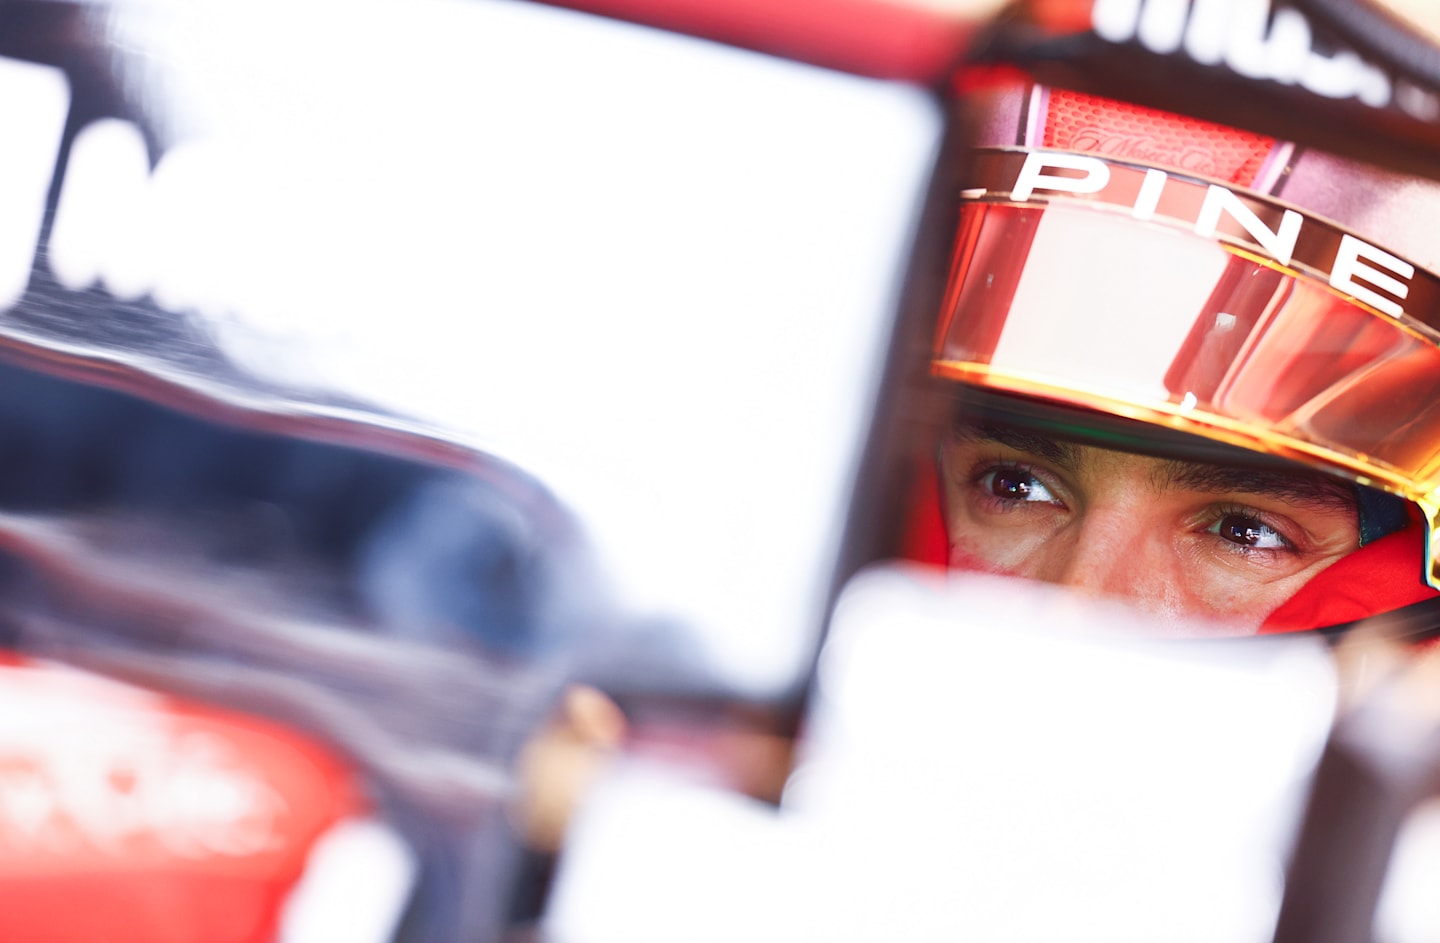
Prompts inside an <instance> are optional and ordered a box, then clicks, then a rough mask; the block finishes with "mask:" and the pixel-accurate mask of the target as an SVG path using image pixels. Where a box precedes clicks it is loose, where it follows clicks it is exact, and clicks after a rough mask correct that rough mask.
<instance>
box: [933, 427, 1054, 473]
mask: <svg viewBox="0 0 1440 943" xmlns="http://www.w3.org/2000/svg"><path fill="white" fill-rule="evenodd" d="M952 435H954V437H955V438H956V439H958V440H960V441H962V442H963V441H970V442H997V443H999V444H1000V445H1004V446H1008V447H1010V448H1012V449H1014V450H1015V451H1017V452H1027V453H1029V454H1031V455H1038V456H1039V457H1040V458H1043V459H1045V460H1046V461H1047V462H1052V463H1054V464H1056V465H1059V466H1060V467H1061V468H1065V469H1070V470H1073V469H1074V468H1075V467H1076V466H1077V465H1078V464H1079V463H1080V452H1079V450H1078V449H1077V448H1076V447H1075V446H1074V445H1072V444H1071V443H1069V442H1065V441H1063V440H1060V439H1052V438H1050V437H1049V436H1046V435H1039V434H1037V433H1034V432H1026V431H1024V430H1021V429H1016V428H1013V427H1011V426H1000V425H990V424H988V423H968V422H962V423H958V424H957V425H956V426H955V428H954V430H953V432H952Z"/></svg>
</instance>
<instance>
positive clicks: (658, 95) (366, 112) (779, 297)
mask: <svg viewBox="0 0 1440 943" xmlns="http://www.w3.org/2000/svg"><path fill="white" fill-rule="evenodd" d="M138 9H140V10H141V11H143V15H137V16H135V17H133V18H127V17H117V18H115V19H114V20H113V22H112V23H111V29H112V31H113V33H114V34H115V36H116V37H117V41H118V42H120V43H122V44H125V45H128V46H130V47H134V46H139V47H142V48H145V47H149V48H151V49H152V50H153V54H152V55H151V56H150V61H151V66H150V67H149V68H148V69H147V70H146V74H145V76H144V78H145V79H146V80H147V81H148V82H149V85H148V86H147V88H148V89H149V92H150V94H152V95H157V96H160V97H162V98H164V99H166V100H167V102H168V107H169V108H170V113H171V120H172V124H173V127H172V129H171V130H172V131H173V133H175V134H176V135H177V137H178V138H180V139H183V142H184V143H182V144H180V145H178V146H177V147H175V148H173V149H172V150H171V151H170V152H169V153H167V154H166V155H165V157H164V158H163V159H162V160H161V162H160V166H159V168H158V169H157V170H156V173H155V177H156V180H157V181H160V182H161V185H159V186H157V188H156V193H157V195H156V197H155V206H156V212H157V213H160V214H161V215H162V216H163V217H164V221H162V222H161V223H159V224H157V225H156V228H155V231H154V233H153V234H152V235H153V238H155V239H156V247H157V248H156V254H155V255H154V256H153V257H152V258H151V259H150V261H149V262H147V263H146V264H149V265H152V266H154V270H153V271H152V272H150V273H148V275H147V276H146V277H148V278H150V279H151V280H152V282H153V290H154V296H155V297H156V298H157V299H158V300H161V301H162V302H164V301H165V299H167V298H168V299H172V300H174V302H175V303H177V304H179V303H182V302H183V303H185V304H188V305H191V306H193V307H194V308H195V309H196V310H198V311H200V312H202V313H203V314H204V315H205V317H206V318H207V320H208V322H209V323H210V324H211V325H212V326H213V328H214V329H215V331H216V332H217V334H218V336H219V337H220V338H221V340H222V341H223V342H224V344H225V347H226V350H227V352H228V353H229V354H230V355H231V356H232V357H235V358H236V359H238V360H239V361H240V362H241V363H242V364H244V365H245V366H246V367H247V368H248V369H251V370H253V371H255V372H257V373H258V374H260V375H262V376H266V377H269V378H273V379H275V380H278V381H281V382H287V383H298V384H301V385H305V386H311V387H314V388H317V389H322V390H327V391H332V392H341V393H346V394H353V395H356V396H360V397H362V398H364V399H367V400H370V401H372V402H376V403H379V404H381V405H383V406H385V407H388V408H390V409H394V410H397V411H399V412H401V413H404V414H408V415H411V416H414V417H418V418H420V419H423V420H425V421H428V422H432V423H436V424H439V425H440V426H442V427H445V428H448V429H451V430H454V431H456V432H457V433H458V434H459V435H461V436H462V437H464V438H466V439H468V440H469V441H471V442H472V443H473V444H475V445H477V446H479V447H481V448H483V449H486V450H488V451H491V452H493V453H494V454H497V455H499V456H502V457H504V458H506V459H508V460H510V461H513V462H515V463H517V464H519V465H520V466H522V467H524V468H526V469H527V470H529V471H531V472H532V473H534V474H535V475H537V476H538V477H539V478H540V479H541V480H543V481H544V482H545V483H547V484H548V485H549V486H551V487H552V488H553V489H554V490H555V491H556V492H557V493H558V494H559V495H560V497H561V498H562V499H563V500H565V501H567V502H568V503H570V504H571V505H572V506H573V507H574V508H575V510H576V511H577V512H578V514H579V516H580V518H581V519H582V521H583V522H584V523H585V524H586V526H587V527H588V528H589V529H590V531H591V532H592V534H593V536H594V537H595V539H596V542H597V543H598V545H599V547H600V549H601V551H602V553H603V555H604V558H605V562H606V563H607V564H608V565H609V567H610V569H611V571H612V572H613V574H614V576H615V579H616V582H617V584H618V585H619V586H620V587H621V590H622V594H623V596H624V597H625V598H627V599H628V600H630V601H631V603H632V604H633V605H634V606H636V607H637V608H640V609H643V610H647V611H651V612H655V613H664V614H669V615H673V616H678V617H680V618H681V619H684V620H687V621H689V622H690V623H691V624H692V625H693V626H694V627H696V628H697V630H699V631H700V632H701V633H702V634H703V636H704V640H705V643H706V645H707V646H708V647H709V648H710V650H711V653H712V655H713V656H714V658H715V660H716V662H717V664H718V665H720V666H721V667H722V668H726V669H730V670H732V671H733V673H734V674H735V675H736V677H737V679H740V680H743V681H746V682H748V683H749V684H750V685H751V686H753V687H755V688H757V689H761V690H765V689H769V688H771V687H773V686H777V685H782V684H785V683H787V682H788V681H790V680H791V679H792V678H793V677H794V675H795V672H796V671H797V670H798V669H799V668H800V667H801V666H802V665H803V663H804V661H805V658H806V656H807V655H808V654H809V652H810V647H811V644H812V632H813V631H814V629H815V627H816V623H817V621H818V615H819V611H820V604H821V601H822V590H823V588H824V586H825V582H826V580H827V579H828V576H829V567H830V564H831V561H832V555H833V548H834V545H835V539H836V537H837V535H838V530H839V522H840V518H841V516H842V510H843V499H844V496H845V494H846V490H847V487H848V484H849V480H850V476H851V474H852V472H853V469H854V467H855V463H856V460H857V451H858V445H859V436H860V434H861V432H862V429H863V424H864V421H865V418H866V413H867V408H868V406H869V403H870V400H871V397H872V395H873V393H874V389H875V385H876V380H877V373H878V367H879V362H880V357H881V355H882V349H881V348H882V346H883V341H884V338H885V337H886V335H887V331H888V321H889V318H890V317H891V316H892V314H893V308H894V303H895V301H896V296H897V293H898V288H899V280H900V277H901V266H902V263H903V259H904V257H905V254H906V250H907V243H908V239H909V236H910V235H911V231H912V228H913V223H914V219H915V216H916V214H917V211H918V208H919V202H920V196H921V192H922V189H923V186H924V183H925V181H926V178H927V175H928V173H929V169H930V162H931V160H932V157H933V152H934V149H935V147H936V143H937V137H938V130H939V114H938V107H937V106H936V105H935V103H934V102H933V101H932V100H931V99H930V98H929V97H928V96H927V95H925V94H924V93H922V92H921V91H919V90H918V89H915V88H909V87H902V86H894V85H887V84H885V83H880V82H875V81H869V80H863V79H858V78H854V77H851V76H845V75H841V74H838V73H832V72H826V71H823V70H820V69H815V68H811V67H806V66H801V65H797V64H794V63H790V62H785V61H781V60H776V59H770V58H767V57H764V56H760V55H757V54H752V53H746V52H741V51H737V50H734V49H730V48H726V47H721V46H718V45H714V44H710V43H706V42H702V41H698V40H692V39H686V38H682V37H678V36H675V35H672V34H666V33H661V32H657V31H653V30H647V29H642V28H638V27H632V26H627V25H623V24H619V23H616V22H612V21H606V20H603V19H598V18H594V17H589V16H583V15H578V14H574V13H570V12H568V11H561V10H557V9H553V8H547V7H544V6H539V5H530V4H523V3H508V2H501V0H467V2H463V3H462V2H448V0H413V2H406V3H403V4H402V3H395V2H380V0H360V2H355V3H337V2H316V3H306V4H291V3H280V2H278V0H263V2H255V3H244V4H240V3H222V2H218V0H206V2H198V3H194V4H188V5H186V4H175V5H169V4H157V3H155V2H150V3H147V4H145V5H143V6H141V7H139V8H138ZM157 10H158V11H162V12H159V13H157ZM166 233H170V234H171V236H167V235H166ZM177 233H183V234H184V238H173V235H174V234H177ZM61 249H62V250H63V249H64V247H63V246H62V247H61ZM77 251H78V250H77ZM131 255H132V256H134V255H135V253H133V252H132V253H131ZM61 257H62V258H63V257H64V256H63V252H62V256H61ZM76 264H77V265H78V264H79V263H78V262H77V263H76ZM87 264H89V263H87ZM117 264H118V263H117ZM207 272H208V273H210V274H209V275H205V274H204V273H207ZM202 276H204V277H202ZM137 277H138V276H135V275H134V273H133V272H115V273H113V279H112V282H111V283H112V284H116V285H122V284H123V285H133V284H134V283H135V282H136V279H137ZM142 280H143V279H142Z"/></svg>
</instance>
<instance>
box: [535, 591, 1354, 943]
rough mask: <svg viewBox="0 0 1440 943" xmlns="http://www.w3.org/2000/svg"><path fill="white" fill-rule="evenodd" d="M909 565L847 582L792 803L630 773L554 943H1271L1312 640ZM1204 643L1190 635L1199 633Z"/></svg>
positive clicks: (583, 833) (1315, 735) (1309, 727)
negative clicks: (1173, 629) (1188, 622)
mask: <svg viewBox="0 0 1440 943" xmlns="http://www.w3.org/2000/svg"><path fill="white" fill-rule="evenodd" d="M1126 621H1127V619H1126V616H1125V615H1124V614H1123V613H1122V612H1120V611H1119V610H1116V609H1114V608H1113V607H1112V608H1097V609H1095V610H1093V611H1089V612H1087V611H1086V610H1085V609H1082V608H1081V607H1079V606H1077V605H1076V604H1075V603H1074V601H1073V600H1059V599H1058V598H1057V597H1053V596H1051V595H1050V594H1048V593H1045V592H1043V591H1039V590H1036V589H1034V588H1031V589H1027V590H1026V592H1024V593H1018V592H1016V587H1015V586H1014V585H1010V584H1005V583H987V582H985V581H977V580H974V579H966V580H963V581H958V580H957V581H956V582H955V583H954V584H953V585H935V584H926V583H924V582H920V581H916V580H914V579H912V578H911V577H910V576H909V575H908V574H906V573H904V572H900V571H893V572H876V573H871V574H867V575H862V576H861V577H860V578H859V579H858V580H857V581H855V582H854V583H852V585H851V586H850V587H848V588H847V590H846V592H845V595H844V597H843V598H842V600H841V603H840V608H839V610H838V612H837V615H836V622H835V635H834V636H833V637H832V638H831V640H830V641H829V642H828V643H827V647H826V650H825V653H824V656H823V661H822V674H821V678H820V695H819V698H818V700H817V702H816V705H815V708H814V713H813V715H812V717H811V723H810V724H809V725H808V728H807V729H808V731H809V732H808V734H807V750H806V753H807V756H808V759H806V761H805V762H804V763H803V764H802V765H801V767H800V769H799V771H798V772H797V774H796V776H795V778H794V779H793V780H792V783H791V786H790V788H789V789H788V790H787V792H786V795H785V800H784V803H783V806H782V808H781V809H780V810H779V811H778V812H776V811H772V810H770V809H768V808H766V807H763V806H760V805H758V804H748V805H747V804H746V803H745V801H744V800H741V799H739V798H737V797H733V796H724V795H722V794H718V793H713V792H706V791H704V790H701V789H698V788H694V787H690V786H686V785H683V784H682V783H680V782H679V781H678V780H676V779H673V778H671V779H666V778H664V777H663V776H662V775H661V774H659V773H657V772H655V771H641V770H634V769H629V770H623V771H621V773H620V774H619V775H617V776H616V777H615V778H614V779H612V780H611V781H610V782H609V783H608V784H607V785H606V786H605V787H603V789H602V790H601V791H600V792H599V793H597V794H596V795H595V796H593V797H592V800H591V802H590V804H589V805H588V806H587V807H586V808H585V809H584V810H583V812H582V815H581V817H580V818H579V820H578V823H577V825H576V827H575V829H574V830H573V831H572V833H571V838H570V842H569V844H568V845H567V851H566V856H565V859H564V862H563V866H562V870H561V874H560V879H559V882H558V884H557V887H556V890H555V893H554V895H553V897H552V910H551V915H550V918H549V926H548V927H547V929H548V930H549V931H550V932H552V933H553V934H554V939H555V940H556V941H557V943H610V941H617V943H618V941H620V940H624V941H626V943H650V941H654V943H660V941H671V940H679V939H683V940H687V941H710V940H714V941H717V943H718V941H721V940H727V941H728V940H735V939H744V940H749V941H769V940H774V941H777V943H778V941H782V940H785V941H788V940H797V939H814V940H832V941H846V940H854V941H862V940H865V941H873V940H877V939H899V940H915V941H927V940H937V941H938V940H1004V941H1007V943H1017V941H1036V943H1041V941H1053V940H1060V939H1063V940H1067V941H1096V943H1100V941H1105V943H1115V941H1136V943H1142V941H1144V943H1152V941H1154V940H1160V939H1163V940H1194V941H1197V943H1199V941H1205V943H1221V941H1230V943H1241V941H1243V943H1261V941H1265V940H1268V939H1269V938H1270V935H1271V932H1272V930H1273V921H1274V917H1275V914H1276V912H1277V908H1278V905H1279V893H1280V881H1281V874H1282V868H1283V858H1284V854H1285V849H1286V845H1287V843H1288V839H1289V837H1290V834H1291V832H1292V831H1293V828H1294V825H1295V822H1296V821H1297V819H1298V814H1299V801H1300V799H1301V797H1302V795H1303V787H1304V784H1305V782H1306V780H1307V778H1308V776H1309V773H1310V771H1311V769H1312V768H1313V765H1314V762H1315V760H1316V758H1317V757H1318V755H1319V751H1320V749H1321V747H1322V745H1323V743H1324V739H1325V735H1326V732H1327V730H1328V728H1329V723H1330V719H1331V715H1332V712H1333V710H1334V704H1335V681H1334V676H1333V671H1332V666H1331V663H1330V661H1329V659H1328V657H1327V655H1326V653H1325V651H1324V648H1323V646H1322V644H1321V643H1319V642H1318V641H1316V640H1313V639H1298V638H1283V639H1275V640H1243V641H1241V640H1231V641H1216V640H1207V641H1195V640H1192V641H1168V642H1156V641H1153V640H1152V641H1148V642H1146V641H1141V640H1139V639H1138V637H1132V638H1128V639H1127V638H1124V637H1121V636H1117V635H1116V634H1115V632H1116V630H1117V629H1118V630H1122V631H1123V630H1125V629H1126V628H1127V625H1126ZM1197 646H1198V647H1197Z"/></svg>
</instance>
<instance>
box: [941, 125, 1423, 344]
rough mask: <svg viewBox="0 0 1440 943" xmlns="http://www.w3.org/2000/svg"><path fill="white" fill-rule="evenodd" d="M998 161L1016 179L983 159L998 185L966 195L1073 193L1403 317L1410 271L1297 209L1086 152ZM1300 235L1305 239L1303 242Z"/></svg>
mask: <svg viewBox="0 0 1440 943" xmlns="http://www.w3.org/2000/svg"><path fill="white" fill-rule="evenodd" d="M999 156H1000V158H1001V161H1000V164H1002V165H1004V167H1005V168H1006V170H1007V171H1009V174H1013V176H1010V181H1011V182H1010V183H1009V185H1008V186H1007V185H1006V184H1005V182H1004V176H1003V175H1002V174H1004V173H1005V171H1002V170H1001V168H1000V166H997V165H995V164H990V163H987V162H985V161H980V162H977V170H979V171H980V172H981V173H985V171H986V170H987V169H993V170H994V171H995V173H996V174H997V176H998V179H995V180H994V181H993V182H994V183H995V184H997V185H996V186H994V187H988V188H984V189H976V190H967V191H966V192H965V194H964V195H965V196H971V197H978V196H982V195H994V194H996V193H1004V192H1008V193H1009V199H1010V200H1011V201H1013V202H1017V203H1025V202H1031V201H1036V202H1049V201H1050V200H1051V199H1053V198H1054V197H1055V196H1057V195H1059V196H1062V197H1063V196H1071V197H1079V198H1083V199H1086V200H1088V201H1091V202H1098V203H1102V204H1108V205H1111V206H1114V207H1117V208H1124V209H1125V210H1127V211H1128V212H1129V214H1130V215H1131V216H1132V217H1134V218H1136V219H1139V220H1150V219H1154V218H1156V217H1160V218H1162V219H1164V220H1166V221H1168V222H1172V223H1177V224H1180V225H1182V226H1185V227H1187V228H1189V229H1190V230H1191V231H1193V232H1194V233H1195V234H1196V235H1199V236H1206V237H1209V238H1213V239H1221V240H1224V241H1227V242H1231V243H1238V244H1241V245H1245V246H1248V247H1251V248H1254V249H1258V250H1260V251H1262V252H1264V253H1265V255H1267V256H1269V257H1270V258H1272V259H1274V260H1275V261H1276V262H1278V263H1279V264H1280V265H1283V266H1287V267H1288V266H1291V265H1292V263H1293V264H1294V265H1296V266H1298V267H1300V268H1304V269H1308V270H1310V271H1312V272H1317V273H1319V274H1321V275H1323V276H1324V277H1325V278H1326V279H1327V280H1328V282H1329V284H1330V286H1331V287H1332V288H1334V289H1336V290H1337V291H1340V292H1343V293H1344V294H1347V295H1349V296H1350V297H1352V298H1356V299H1358V300H1359V301H1361V302H1363V303H1364V304H1367V305H1369V306H1371V307H1373V308H1375V309H1376V310H1377V311H1380V312H1382V313H1384V314H1387V315H1389V316H1391V317H1394V318H1399V317H1402V316H1404V314H1405V309H1404V307H1403V306H1402V304H1401V302H1403V301H1404V300H1405V299H1406V298H1407V297H1408V296H1409V294H1410V284H1409V283H1410V281H1411V279H1413V278H1414V277H1415V274H1416V270H1415V266H1413V265H1412V264H1410V263H1409V262H1406V261H1405V260H1404V259H1401V258H1399V257H1397V256H1395V255H1392V254H1391V253H1389V252H1386V251H1385V250H1384V249H1381V248H1380V247H1378V246H1375V245H1372V244H1370V243H1368V242H1366V241H1365V240H1363V239H1359V238H1357V237H1355V236H1353V235H1351V234H1349V233H1346V232H1342V231H1340V230H1338V229H1337V228H1335V227H1333V226H1331V225H1330V224H1328V223H1325V222H1324V221H1321V220H1316V219H1312V218H1310V217H1307V216H1305V215H1304V214H1302V213H1300V212H1298V211H1297V210H1294V209H1291V208H1288V207H1284V206H1281V205H1278V204H1275V203H1273V202H1270V201H1267V200H1263V199H1260V198H1258V197H1256V196H1254V195H1250V194H1245V193H1237V192H1236V191H1234V190H1231V189H1229V188H1227V187H1222V186H1220V185H1218V184H1214V183H1206V182H1202V181H1198V180H1193V179H1187V178H1184V177H1175V176H1172V175H1170V174H1168V173H1166V172H1165V171H1163V170H1159V169H1157V168H1154V167H1150V168H1141V167H1136V166H1133V165H1129V164H1124V163H1120V162H1114V161H1108V160H1105V159H1104V158H1100V157H1094V156H1091V155H1087V154H1072V153H1066V152H1063V151H1028V152H1024V153H1023V160H1019V158H1020V157H1021V155H1020V154H1017V153H1014V152H1006V153H1002V154H1001V155H999ZM1017 163H1018V166H1016V165H1017ZM1012 168H1013V169H1012ZM1037 194H1046V196H1042V197H1037ZM1302 231H1303V232H1305V233H1306V234H1307V238H1305V239H1302V238H1301V233H1302Z"/></svg>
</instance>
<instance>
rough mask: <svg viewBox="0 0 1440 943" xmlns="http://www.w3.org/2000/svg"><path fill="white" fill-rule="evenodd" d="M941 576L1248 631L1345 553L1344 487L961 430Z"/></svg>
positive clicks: (1349, 503) (949, 451) (1008, 432)
mask: <svg viewBox="0 0 1440 943" xmlns="http://www.w3.org/2000/svg"><path fill="white" fill-rule="evenodd" d="M940 464H941V470H942V477H943V481H944V495H945V517H946V524H947V530H948V533H949V539H950V565H951V566H953V567H957V568H961V569H968V570H981V571H984V572H990V573H1001V574H1006V575H1014V576H1023V577H1029V578H1033V579H1038V580H1044V581H1046V582H1050V583H1057V584H1062V585H1066V586H1070V587H1075V588H1078V589H1081V590H1084V591H1087V592H1091V593H1094V594H1097V595H1108V596H1119V597H1124V598H1126V599H1129V600H1132V601H1135V602H1138V603H1139V604H1140V605H1141V606H1143V607H1145V608H1146V609H1148V610H1150V611H1152V612H1156V613H1162V614H1164V615H1167V616H1173V617H1176V618H1183V617H1199V618H1203V619H1211V620H1223V621H1225V622H1226V623H1229V624H1231V625H1233V626H1234V627H1235V628H1241V629H1258V628H1259V626H1260V624H1261V623H1262V622H1263V621H1264V620H1265V617H1266V616H1267V615H1269V614H1270V613H1271V612H1272V611H1273V610H1274V609H1276V608H1277V607H1278V606H1279V605H1280V604H1282V603H1284V602H1285V601H1286V600H1288V599H1289V598H1290V597H1291V596H1293V595H1294V594H1295V593H1296V592H1297V591H1298V590H1299V589H1300V587H1302V586H1303V585H1305V583H1307V582H1308V581H1309V580H1310V579H1311V578H1312V577H1314V576H1315V575H1316V574H1317V573H1319V572H1320V571H1321V570H1323V569H1325V568H1326V567H1327V566H1329V565H1330V564H1332V563H1334V562H1335V561H1337V560H1339V559H1340V558H1341V557H1343V556H1345V555H1346V554H1348V553H1350V552H1351V551H1353V550H1355V549H1356V548H1357V547H1358V546H1359V543H1360V540H1359V534H1360V531H1359V513H1358V508H1357V502H1356V498H1355V493H1354V491H1353V489H1352V487H1351V486H1350V485H1348V484H1346V483H1345V482H1342V481H1340V480H1338V479H1335V478H1331V477H1329V476H1326V475H1323V474H1320V473H1318V472H1316V473H1307V472H1304V471H1297V472H1295V473H1287V472H1280V471H1268V470H1265V471H1261V470H1254V469H1248V468H1247V469H1240V468H1232V467H1227V466H1222V465H1206V464H1197V463H1192V462H1181V461H1173V460H1167V459H1162V458H1152V457H1149V456H1144V455H1136V454H1132V453H1129V452H1119V451H1112V450H1109V449H1104V448H1099V447H1096V446H1091V445H1082V444H1077V443H1074V442H1069V441H1064V440H1061V439H1054V438H1049V437H1046V436H1043V435H1037V434H1035V433H1033V432H1029V431H1020V430H1017V429H1013V428H1010V427H1006V426H996V425H961V426H959V427H957V428H956V429H955V430H954V431H953V432H952V433H951V434H950V436H949V437H948V439H947V441H946V443H945V445H944V447H943V448H942V449H941V463H940Z"/></svg>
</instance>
